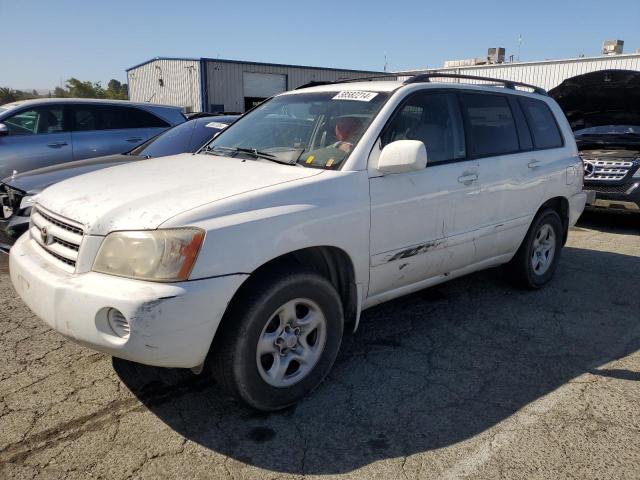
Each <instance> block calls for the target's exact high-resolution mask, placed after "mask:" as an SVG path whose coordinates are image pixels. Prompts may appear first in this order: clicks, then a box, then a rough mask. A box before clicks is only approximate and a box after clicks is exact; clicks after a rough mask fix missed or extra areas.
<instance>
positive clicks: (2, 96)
mask: <svg viewBox="0 0 640 480" xmlns="http://www.w3.org/2000/svg"><path fill="white" fill-rule="evenodd" d="M17 99H18V97H17V96H16V91H15V90H12V89H11V88H7V87H2V88H0V105H4V104H5V103H11V102H15V101H16V100H17Z"/></svg>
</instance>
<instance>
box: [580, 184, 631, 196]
mask: <svg viewBox="0 0 640 480" xmlns="http://www.w3.org/2000/svg"><path fill="white" fill-rule="evenodd" d="M594 183H595V182H594ZM636 188H638V184H637V183H625V184H622V185H598V184H594V185H589V184H587V185H586V189H587V190H594V191H595V192H599V193H622V194H629V193H631V192H632V191H634V190H635V189H636Z"/></svg>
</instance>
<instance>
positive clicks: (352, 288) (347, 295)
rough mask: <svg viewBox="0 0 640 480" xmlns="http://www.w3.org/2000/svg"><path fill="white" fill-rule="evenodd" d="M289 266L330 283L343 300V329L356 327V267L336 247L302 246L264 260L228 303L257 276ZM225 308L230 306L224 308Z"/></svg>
mask: <svg viewBox="0 0 640 480" xmlns="http://www.w3.org/2000/svg"><path fill="white" fill-rule="evenodd" d="M292 265H294V266H302V267H304V268H308V269H309V270H311V271H314V272H316V273H318V274H319V275H321V276H323V277H324V278H326V279H327V280H329V282H331V284H332V285H333V286H334V287H335V289H336V291H337V292H338V295H339V296H340V299H341V301H342V307H343V310H344V317H345V318H344V321H345V331H348V330H352V331H353V330H355V328H356V327H357V324H358V317H359V313H360V302H361V299H360V296H359V294H358V287H357V284H356V274H355V266H354V263H353V261H352V259H351V257H350V256H349V254H348V253H347V252H346V251H344V250H343V249H341V248H339V247H335V246H328V245H322V246H314V247H306V248H301V249H298V250H294V251H291V252H288V253H285V254H282V255H280V256H278V257H275V258H272V259H271V260H269V261H267V262H265V263H263V264H262V265H260V266H259V267H258V268H256V269H255V270H254V271H253V272H252V273H251V274H250V275H249V276H248V277H247V279H246V280H245V281H244V282H243V283H242V285H240V287H239V288H238V290H237V291H236V293H235V294H234V295H233V297H232V299H231V301H230V302H229V306H232V305H233V303H234V301H235V300H236V299H238V298H239V297H241V296H242V294H243V293H244V292H245V291H247V289H250V288H251V287H252V285H253V284H254V283H255V282H256V281H259V279H261V278H264V277H265V276H267V275H273V274H281V275H284V274H286V271H287V269H288V268H291V266H292ZM228 310H229V308H227V311H228ZM225 317H226V314H225ZM224 322H225V318H224V317H223V319H222V322H221V326H222V324H224Z"/></svg>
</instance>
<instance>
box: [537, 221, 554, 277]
mask: <svg viewBox="0 0 640 480" xmlns="http://www.w3.org/2000/svg"><path fill="white" fill-rule="evenodd" d="M531 250H532V252H531V267H532V268H533V271H534V273H535V274H536V275H544V274H545V273H546V272H547V270H549V267H551V264H552V263H553V258H554V256H555V253H556V233H555V230H554V229H553V227H552V226H551V225H549V224H548V223H545V224H544V225H542V226H541V227H540V228H538V231H537V232H536V235H535V236H534V237H533V245H532V248H531Z"/></svg>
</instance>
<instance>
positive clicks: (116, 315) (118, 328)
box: [107, 308, 131, 339]
mask: <svg viewBox="0 0 640 480" xmlns="http://www.w3.org/2000/svg"><path fill="white" fill-rule="evenodd" d="M107 322H109V327H110V328H111V330H112V331H113V333H114V334H115V335H116V336H118V337H120V338H124V339H126V338H129V333H130V332H131V327H130V325H129V321H128V320H127V319H126V317H125V316H124V315H123V314H122V312H121V311H120V310H117V309H115V308H110V309H109V310H108V311H107Z"/></svg>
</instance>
